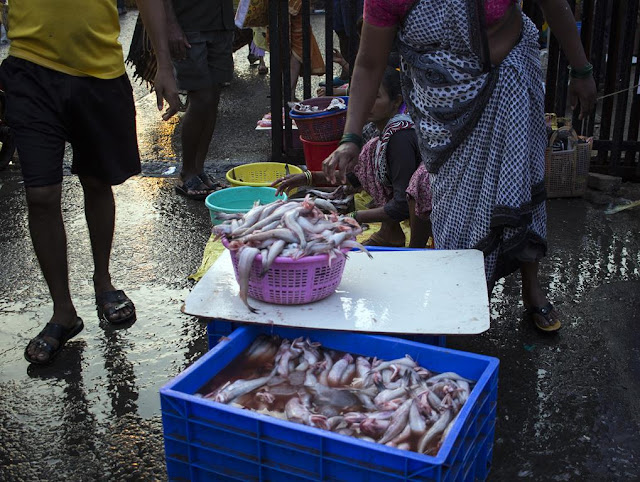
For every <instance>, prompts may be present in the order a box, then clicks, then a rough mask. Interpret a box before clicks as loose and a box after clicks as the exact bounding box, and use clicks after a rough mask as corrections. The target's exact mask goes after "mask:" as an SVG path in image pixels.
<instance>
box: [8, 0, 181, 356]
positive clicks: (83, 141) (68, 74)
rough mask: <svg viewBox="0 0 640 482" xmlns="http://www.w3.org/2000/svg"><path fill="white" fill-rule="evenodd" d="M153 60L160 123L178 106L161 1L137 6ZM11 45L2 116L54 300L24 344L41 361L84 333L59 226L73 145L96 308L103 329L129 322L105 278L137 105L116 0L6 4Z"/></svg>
mask: <svg viewBox="0 0 640 482" xmlns="http://www.w3.org/2000/svg"><path fill="white" fill-rule="evenodd" d="M138 6H139V9H140V14H141V16H142V18H143V20H144V22H145V25H146V27H147V30H148V32H149V34H150V37H151V39H152V42H153V45H154V49H155V51H156V55H157V58H158V73H157V75H156V79H155V83H154V85H155V89H156V94H157V102H158V109H162V105H163V98H164V99H166V100H167V102H168V103H169V108H168V110H167V111H166V112H165V113H164V115H163V118H164V119H168V118H169V117H171V116H172V115H173V114H174V113H175V112H177V110H178V109H179V107H180V100H179V98H178V91H177V88H176V83H175V79H174V76H173V71H172V67H171V61H170V58H169V49H168V43H167V36H166V33H165V28H166V27H165V14H164V9H163V6H162V1H161V0H138ZM9 23H10V25H11V29H10V31H9V38H10V39H11V48H10V50H9V57H8V58H7V59H5V60H4V61H3V62H2V65H1V66H0V83H1V85H2V86H3V87H4V89H5V91H6V94H7V96H6V120H7V122H8V124H9V125H10V127H11V129H12V131H13V133H14V136H15V141H16V146H17V149H18V155H19V157H20V166H21V168H22V175H23V179H24V185H25V190H26V197H27V206H28V212H29V229H30V232H31V239H32V241H33V246H34V249H35V252H36V255H37V257H38V261H39V262H40V267H41V269H42V272H43V274H44V278H45V280H46V282H47V285H48V287H49V292H50V294H51V297H52V301H53V315H52V317H51V320H50V321H49V323H47V325H46V326H45V327H44V329H43V330H42V331H41V332H40V333H39V334H38V335H36V336H35V337H34V338H33V339H32V340H31V341H30V342H29V344H28V345H27V347H26V349H25V352H24V356H25V358H26V359H27V361H29V362H30V363H35V364H45V363H48V362H50V361H51V360H52V359H53V358H54V356H56V355H57V354H58V353H59V352H60V350H61V349H62V347H63V346H64V344H65V343H66V342H67V341H68V340H69V339H71V338H73V337H74V336H75V335H77V334H78V333H80V331H82V329H83V327H84V324H83V321H82V319H81V318H80V317H79V316H78V314H77V312H76V309H75V306H74V304H73V302H72V300H71V295H70V291H69V275H68V267H67V248H66V234H65V229H64V224H63V221H62V212H61V193H62V161H63V155H64V149H65V142H69V143H70V144H71V146H72V148H73V165H72V171H73V172H74V173H75V174H77V175H78V177H79V179H80V183H81V184H82V188H83V191H84V199H85V215H86V219H87V224H88V227H89V235H90V239H91V248H92V251H93V259H94V273H93V284H94V288H95V293H96V307H97V311H98V315H99V317H100V319H101V320H102V321H103V322H105V323H111V324H122V323H131V322H133V321H135V318H136V311H135V307H134V305H133V303H132V302H131V300H130V299H129V298H128V297H127V295H126V294H125V293H124V291H122V290H117V289H116V288H115V287H114V286H113V284H112V282H111V274H110V271H109V258H110V254H111V243H112V240H113V232H114V222H115V203H114V198H113V193H112V189H111V186H112V185H115V184H120V183H122V182H124V181H125V180H126V179H128V178H129V177H131V176H133V175H135V174H138V173H139V172H140V157H139V154H138V145H137V138H136V125H135V107H134V102H133V95H132V90H131V85H130V83H129V79H128V78H127V75H126V74H125V68H124V60H123V54H122V46H121V45H120V44H119V43H118V35H119V33H120V24H119V20H118V11H117V8H116V3H115V2H114V1H113V0H93V1H91V2H84V1H81V0H58V1H56V2H51V1H50V0H12V1H11V6H10V9H9Z"/></svg>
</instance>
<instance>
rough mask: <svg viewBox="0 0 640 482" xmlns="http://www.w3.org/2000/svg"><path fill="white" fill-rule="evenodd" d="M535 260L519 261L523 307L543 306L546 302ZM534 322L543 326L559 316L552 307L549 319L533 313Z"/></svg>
mask: <svg viewBox="0 0 640 482" xmlns="http://www.w3.org/2000/svg"><path fill="white" fill-rule="evenodd" d="M539 264H540V263H538V262H537V261H536V262H528V263H524V262H523V263H520V273H521V274H522V301H523V302H524V305H525V307H538V308H540V307H543V306H545V305H546V304H547V303H548V300H547V297H546V295H545V294H544V292H543V291H542V288H541V287H540V282H539V280H538V267H539ZM533 316H534V317H535V321H536V323H538V324H539V325H541V326H543V327H548V326H553V325H554V324H555V323H556V322H557V321H560V317H559V315H558V313H557V311H556V310H555V309H554V310H553V311H551V313H550V314H549V321H547V319H545V317H544V316H542V315H538V314H534V315H533Z"/></svg>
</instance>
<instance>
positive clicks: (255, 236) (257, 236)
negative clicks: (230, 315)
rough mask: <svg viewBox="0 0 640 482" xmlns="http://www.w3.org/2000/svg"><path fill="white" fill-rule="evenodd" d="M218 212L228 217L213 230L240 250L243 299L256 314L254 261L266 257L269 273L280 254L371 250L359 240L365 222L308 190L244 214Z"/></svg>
mask: <svg viewBox="0 0 640 482" xmlns="http://www.w3.org/2000/svg"><path fill="white" fill-rule="evenodd" d="M322 209H326V210H327V211H329V212H330V214H328V215H327V214H325V213H324V212H323V211H322ZM217 217H218V218H219V219H222V220H224V222H223V223H221V224H218V225H216V226H214V228H213V232H214V234H215V235H216V238H221V237H224V238H225V239H226V241H227V243H228V244H227V246H228V248H229V249H230V250H234V251H237V255H238V284H239V285H240V298H241V299H242V301H243V302H244V304H245V305H246V306H247V308H249V310H251V311H252V312H254V313H255V311H256V310H255V309H254V308H252V307H251V306H250V305H249V302H248V300H247V295H248V291H249V276H250V275H251V266H252V265H253V262H254V260H256V259H259V260H260V261H261V262H262V270H261V276H265V275H266V273H267V271H268V270H269V268H270V267H271V265H272V264H273V262H274V260H275V259H276V258H277V257H278V256H287V257H291V258H293V259H299V258H301V257H303V256H314V255H318V254H327V255H328V259H329V264H331V262H332V261H333V260H334V259H335V258H336V257H337V256H344V253H343V251H348V250H349V249H352V248H357V249H359V250H361V251H364V252H367V250H366V249H365V248H364V247H363V246H362V245H361V244H360V243H358V242H356V240H355V238H356V236H357V235H358V234H360V233H361V232H362V227H361V226H360V225H359V224H358V223H357V222H356V221H355V220H354V219H353V218H350V217H348V216H339V215H338V214H337V213H336V212H335V208H334V207H333V205H332V204H331V203H330V202H328V201H327V200H325V199H322V198H315V199H312V198H311V196H309V195H308V196H307V197H305V198H304V199H290V200H287V201H282V200H278V201H275V202H273V203H270V204H266V205H256V206H254V207H253V208H252V209H251V210H250V211H249V212H247V213H246V214H240V213H238V214H226V213H217ZM367 254H368V252H367ZM369 256H370V255H369Z"/></svg>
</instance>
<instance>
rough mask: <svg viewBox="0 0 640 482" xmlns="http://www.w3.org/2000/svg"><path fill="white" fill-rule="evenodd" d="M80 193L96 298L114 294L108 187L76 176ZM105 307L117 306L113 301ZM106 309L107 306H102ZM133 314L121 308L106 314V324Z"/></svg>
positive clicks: (112, 206) (112, 210)
mask: <svg viewBox="0 0 640 482" xmlns="http://www.w3.org/2000/svg"><path fill="white" fill-rule="evenodd" d="M79 178H80V183H81V184H82V189H83V190H84V211H85V217H86V219H87V226H88V227H89V239H90V240H91V251H92V252H93V264H94V271H93V286H94V288H95V292H96V294H97V295H99V294H102V293H106V292H109V291H114V290H115V287H114V286H113V284H112V283H111V274H110V272H109V260H110V257H111V244H112V242H113V232H114V228H115V217H116V206H115V202H114V200H113V191H112V190H111V185H109V184H107V183H105V182H103V181H101V180H100V179H98V178H97V177H92V176H79ZM107 305H114V306H115V305H118V303H117V302H114V303H110V304H107ZM106 308H107V310H108V308H109V306H107V307H106ZM133 311H134V308H133V307H132V306H124V307H123V308H122V309H119V310H117V311H115V312H114V313H113V314H110V315H109V317H108V318H109V321H112V322H114V323H117V322H118V320H121V319H124V318H127V317H128V316H130V315H131V314H132V313H133Z"/></svg>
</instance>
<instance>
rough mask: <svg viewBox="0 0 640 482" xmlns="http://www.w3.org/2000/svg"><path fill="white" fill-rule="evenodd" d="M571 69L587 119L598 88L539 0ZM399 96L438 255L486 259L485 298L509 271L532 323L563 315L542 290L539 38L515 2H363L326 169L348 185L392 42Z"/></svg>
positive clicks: (560, 17) (565, 21)
mask: <svg viewBox="0 0 640 482" xmlns="http://www.w3.org/2000/svg"><path fill="white" fill-rule="evenodd" d="M538 4H539V5H540V7H541V8H542V10H543V13H544V14H545V18H546V20H547V21H548V23H549V25H550V27H551V30H552V32H554V33H555V35H556V37H557V38H558V40H559V42H560V45H561V46H562V48H563V50H564V52H565V54H566V55H567V58H568V60H569V63H570V65H571V77H572V79H571V85H570V95H571V102H572V107H574V108H575V107H576V106H577V103H578V101H579V103H580V109H581V112H580V116H581V117H584V116H586V115H588V114H589V112H590V111H591V110H592V108H593V105H594V103H595V95H596V88H595V83H594V80H593V78H592V76H591V71H592V66H591V64H589V63H588V61H587V58H586V56H585V53H584V50H583V48H582V45H581V43H580V38H579V36H578V33H577V29H576V25H575V21H574V18H573V14H572V13H571V11H570V9H569V6H568V3H567V2H566V0H538ZM394 41H396V42H397V46H398V48H399V50H400V53H401V55H402V82H403V93H404V99H405V101H406V102H407V105H408V107H409V113H410V114H411V117H412V119H413V121H414V122H415V124H416V130H417V132H418V139H419V143H420V148H421V151H422V158H423V161H424V163H425V166H426V168H427V170H428V172H429V173H430V180H431V189H432V195H433V204H432V212H431V222H432V225H433V235H434V241H435V247H436V248H438V249H466V248H476V249H480V250H482V251H483V252H484V255H485V273H486V277H487V284H488V287H489V291H490V292H491V290H492V289H493V286H494V284H495V282H496V281H497V280H498V279H500V278H502V277H504V276H506V275H508V274H510V273H512V272H514V271H516V270H518V269H519V270H520V272H521V274H522V297H523V303H524V306H525V309H526V313H527V315H528V317H529V318H530V319H531V320H532V321H533V323H534V324H535V326H536V327H537V328H539V329H540V330H543V331H556V330H558V329H559V328H560V326H561V322H560V315H559V313H558V312H557V310H555V309H554V308H553V306H552V305H551V303H550V302H549V300H548V299H547V296H546V294H545V293H544V291H543V290H542V288H541V286H540V284H539V281H538V265H539V262H540V260H541V259H542V257H543V256H544V255H545V254H546V250H547V242H546V212H545V205H544V199H545V192H544V150H545V146H546V141H547V139H546V131H545V125H544V94H543V84H542V81H543V79H542V73H541V68H540V61H539V53H538V33H537V30H536V28H535V26H534V25H533V23H532V22H531V21H530V20H529V19H528V18H527V17H526V16H525V15H523V14H522V12H521V11H520V8H519V6H518V2H516V1H515V0H485V1H483V0H418V1H414V0H384V1H383V0H366V1H365V13H364V26H363V30H362V40H361V42H360V50H359V52H358V57H357V59H356V64H355V69H354V72H353V79H352V82H353V83H354V84H355V83H357V84H358V86H359V88H358V90H357V91H355V92H353V93H352V95H351V97H350V99H349V111H348V117H347V124H346V126H345V136H344V137H343V139H342V141H341V144H340V146H339V147H338V149H337V150H336V151H335V152H334V153H333V154H332V155H331V156H330V157H329V158H328V159H327V160H325V162H324V165H323V170H324V172H325V173H326V174H327V175H328V176H329V178H331V179H333V178H335V176H336V174H335V172H336V171H335V169H336V168H338V169H339V171H338V177H339V178H340V179H341V180H342V179H344V173H345V172H348V171H349V170H350V169H351V166H352V165H353V164H354V163H355V162H356V161H357V157H358V151H359V146H360V140H359V134H358V133H359V132H361V130H362V125H363V124H364V121H365V119H366V113H367V112H368V109H369V106H370V105H371V103H372V100H373V98H374V96H375V89H376V86H377V82H378V81H379V79H380V76H381V73H382V71H383V70H384V65H385V60H386V56H387V55H388V53H389V50H390V49H391V46H392V44H393V42H394Z"/></svg>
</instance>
